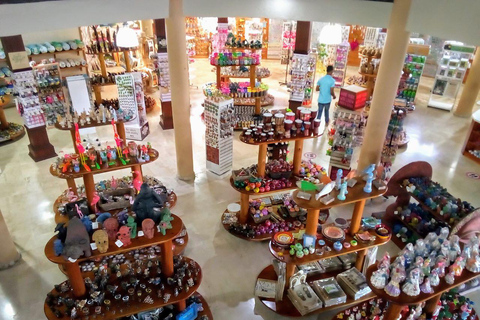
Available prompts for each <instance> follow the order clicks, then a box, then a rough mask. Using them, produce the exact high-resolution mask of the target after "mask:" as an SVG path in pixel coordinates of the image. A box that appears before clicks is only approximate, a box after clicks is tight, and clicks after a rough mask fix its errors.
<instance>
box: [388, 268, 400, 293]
mask: <svg viewBox="0 0 480 320" xmlns="http://www.w3.org/2000/svg"><path fill="white" fill-rule="evenodd" d="M400 282H401V280H400V274H399V273H395V272H392V277H391V279H390V282H389V283H388V284H387V286H386V287H385V292H386V293H387V294H388V295H390V296H392V297H398V296H399V295H400V293H401V290H400Z"/></svg>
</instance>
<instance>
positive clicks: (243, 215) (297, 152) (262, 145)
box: [221, 135, 321, 241]
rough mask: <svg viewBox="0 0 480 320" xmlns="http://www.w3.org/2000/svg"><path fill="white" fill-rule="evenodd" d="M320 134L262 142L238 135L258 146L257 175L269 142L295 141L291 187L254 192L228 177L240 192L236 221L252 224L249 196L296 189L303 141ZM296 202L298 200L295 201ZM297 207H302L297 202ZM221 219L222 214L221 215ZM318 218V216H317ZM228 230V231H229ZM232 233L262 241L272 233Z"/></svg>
mask: <svg viewBox="0 0 480 320" xmlns="http://www.w3.org/2000/svg"><path fill="white" fill-rule="evenodd" d="M320 136H321V135H318V136H308V137H294V138H288V139H285V138H283V139H275V140H270V141H263V142H248V141H244V139H242V135H240V141H242V142H243V143H246V144H249V145H256V146H258V149H259V151H258V164H257V176H258V177H265V165H266V161H267V147H268V145H269V144H275V143H279V142H293V141H295V148H294V154H293V176H292V177H291V178H290V179H289V180H290V181H291V182H292V186H291V187H285V188H282V189H275V190H270V191H265V192H262V193H255V192H253V191H246V190H245V189H238V188H236V187H235V184H234V179H233V177H230V185H231V186H232V188H233V189H235V190H236V191H237V192H239V193H240V212H239V214H238V222H239V223H241V224H249V225H254V224H255V222H254V221H253V219H252V218H251V217H250V215H249V214H248V210H249V203H250V196H264V195H268V194H273V193H280V192H285V191H288V190H293V189H296V188H297V186H296V184H295V183H296V181H297V179H296V178H295V175H298V174H299V173H300V165H301V163H302V152H303V141H304V140H306V139H311V138H318V137H320ZM297 204H298V202H297ZM299 207H303V206H301V205H300V204H299ZM226 212H227V210H225V212H224V213H226ZM221 219H222V221H223V214H222V216H221ZM317 220H318V216H317ZM224 227H225V229H226V230H227V231H229V229H228V227H227V225H224ZM229 232H230V231H229ZM230 233H231V234H232V235H234V236H236V237H238V238H241V239H244V240H249V241H264V240H269V239H271V237H272V235H271V234H268V235H267V234H266V235H260V236H255V237H254V238H246V237H243V236H240V235H237V234H235V233H232V232H230Z"/></svg>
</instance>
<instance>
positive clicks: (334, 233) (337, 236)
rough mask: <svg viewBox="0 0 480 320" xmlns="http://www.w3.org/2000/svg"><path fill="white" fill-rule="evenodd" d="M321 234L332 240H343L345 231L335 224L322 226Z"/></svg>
mask: <svg viewBox="0 0 480 320" xmlns="http://www.w3.org/2000/svg"><path fill="white" fill-rule="evenodd" d="M322 234H323V236H324V237H325V238H327V239H328V240H330V241H332V242H336V241H343V240H344V239H345V232H344V231H343V230H342V229H341V228H339V227H336V226H328V227H325V228H322Z"/></svg>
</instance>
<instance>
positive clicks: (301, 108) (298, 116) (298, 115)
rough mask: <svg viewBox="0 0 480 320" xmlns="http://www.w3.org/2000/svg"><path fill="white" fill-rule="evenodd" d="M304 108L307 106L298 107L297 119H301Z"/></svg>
mask: <svg viewBox="0 0 480 320" xmlns="http://www.w3.org/2000/svg"><path fill="white" fill-rule="evenodd" d="M303 109H305V108H304V107H298V108H297V111H296V113H295V117H296V118H297V119H300V113H301V112H302V110H303Z"/></svg>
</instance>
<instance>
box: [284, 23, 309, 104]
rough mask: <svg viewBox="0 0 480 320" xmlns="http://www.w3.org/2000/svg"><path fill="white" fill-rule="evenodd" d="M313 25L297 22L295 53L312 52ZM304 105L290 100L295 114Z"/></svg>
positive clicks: (289, 102)
mask: <svg viewBox="0 0 480 320" xmlns="http://www.w3.org/2000/svg"><path fill="white" fill-rule="evenodd" d="M311 32H312V24H311V22H310V21H297V36H296V38H295V51H293V53H299V54H308V52H309V51H310V34H311ZM301 105H302V102H301V101H294V100H288V107H289V108H290V109H292V111H293V112H296V111H297V108H298V107H300V106H301Z"/></svg>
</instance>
